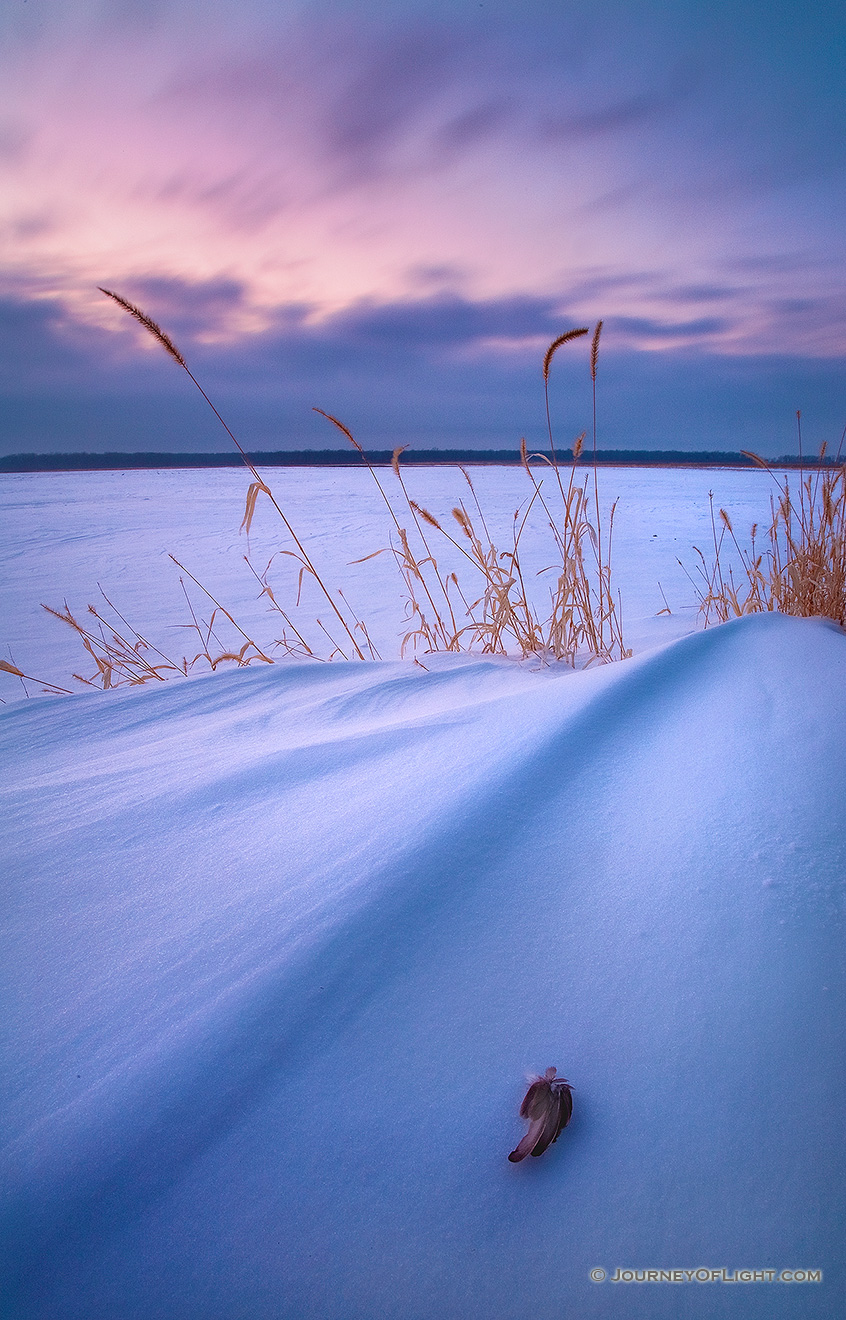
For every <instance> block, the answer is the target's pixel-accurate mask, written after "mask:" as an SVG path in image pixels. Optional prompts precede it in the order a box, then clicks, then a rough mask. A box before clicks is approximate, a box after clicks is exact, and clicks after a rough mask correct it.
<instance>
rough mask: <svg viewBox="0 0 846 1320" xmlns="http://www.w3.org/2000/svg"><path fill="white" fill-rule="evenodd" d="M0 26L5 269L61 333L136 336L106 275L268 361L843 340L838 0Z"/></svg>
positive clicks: (842, 346) (746, 354) (51, 331)
mask: <svg viewBox="0 0 846 1320" xmlns="http://www.w3.org/2000/svg"><path fill="white" fill-rule="evenodd" d="M0 23H3V25H4V27H3V37H4V40H3V42H2V45H0V75H2V77H1V78H0V170H2V172H3V178H4V188H3V202H2V204H1V205H0V259H1V260H2V265H3V270H4V271H5V284H4V285H3V287H5V288H6V289H7V290H8V291H9V292H10V294H12V295H13V296H14V299H16V300H18V301H16V302H15V307H16V308H18V311H20V308H21V307H23V306H24V305H25V304H26V303H27V302H30V301H31V302H33V303H34V304H35V310H34V312H33V316H34V317H35V321H34V322H32V323H30V322H25V324H26V325H29V327H30V329H29V330H28V331H27V332H26V334H25V335H24V339H26V337H27V335H29V334H30V331H32V333H34V330H33V326H34V325H35V324H36V323H37V324H39V325H41V326H42V329H43V331H44V335H46V336H47V337H46V338H42V340H41V341H39V342H40V343H41V344H42V348H44V346H45V345H48V344H52V345H53V347H54V348H56V345H64V346H65V349H66V350H67V351H68V352H72V351H73V352H75V351H76V349H75V348H73V345H74V344H76V343H77V340H76V339H75V337H74V336H75V334H76V332H77V331H78V334H79V335H80V336H82V338H83V339H84V338H85V336H86V335H93V336H95V337H96V336H103V338H102V339H98V344H99V350H98V351H101V352H102V351H103V349H104V348H107V346H108V345H109V344H114V345H117V344H121V345H124V346H126V345H127V344H129V343H131V342H133V341H132V340H131V337H128V336H129V332H128V330H125V329H123V330H118V329H117V328H116V323H115V321H114V318H113V316H112V313H111V312H110V311H108V310H107V309H104V308H103V306H102V305H101V300H100V299H99V295H97V293H96V286H97V285H98V284H102V283H104V282H106V283H108V284H110V285H114V286H116V287H119V288H122V289H125V290H126V291H128V292H129V293H130V294H134V296H136V297H137V298H138V299H139V300H142V301H143V300H147V301H149V302H151V303H152V304H153V306H154V310H157V311H158V312H159V314H160V315H163V316H166V317H167V318H168V319H169V321H170V323H171V325H172V326H173V328H174V332H175V333H178V334H179V335H186V336H187V337H188V341H189V343H191V344H196V346H197V349H198V351H200V352H212V351H214V352H215V353H218V354H223V353H228V354H230V359H229V360H230V361H231V363H232V364H233V365H232V368H231V374H232V378H233V379H235V378H238V379H241V380H246V379H247V377H248V375H249V372H248V369H247V367H246V365H245V364H246V361H247V357H248V355H249V354H258V360H259V361H261V362H264V361H266V360H268V359H267V354H268V353H269V354H270V355H271V356H272V354H273V352H275V351H277V350H276V349H272V348H271V347H270V345H273V344H275V345H276V346H277V349H278V351H279V352H281V351H282V349H281V348H280V347H279V346H280V345H285V346H286V347H285V350H284V351H285V352H286V353H288V354H289V358H290V359H291V360H293V358H296V359H297V361H298V362H299V363H300V364H301V369H302V371H303V372H305V371H306V370H307V369H308V370H315V371H316V370H317V365H313V366H312V367H308V368H307V365H306V364H307V362H310V361H312V359H311V357H310V356H309V355H310V354H312V353H314V354H315V355H316V356H315V357H314V364H318V363H319V361H320V360H321V359H320V357H319V353H322V354H323V359H322V362H323V365H324V366H326V367H327V369H328V370H329V372H330V373H331V372H332V371H334V370H335V369H337V372H338V373H340V374H341V375H342V374H343V371H344V370H345V369H346V368H345V367H344V366H343V364H344V363H349V362H350V361H351V360H352V358H351V357H350V355H352V357H354V358H355V359H356V361H358V362H362V361H364V360H365V359H366V360H367V362H368V364H369V365H368V368H367V369H368V371H373V372H375V373H377V374H378V362H377V356H378V355H379V354H382V355H383V358H384V360H385V361H391V362H392V363H393V364H394V366H395V367H396V368H397V369H399V366H398V364H404V365H403V366H402V370H403V371H408V372H411V373H412V375H414V373H415V372H417V376H416V377H415V379H416V380H417V381H418V385H419V383H420V381H422V380H423V379H424V377H425V375H426V372H427V371H431V372H433V373H434V372H435V370H436V364H441V365H443V363H444V362H446V361H447V360H449V362H450V363H451V364H452V366H451V368H450V370H454V373H455V374H454V375H453V376H452V377H451V379H453V380H454V381H458V379H459V377H460V371H461V370H464V368H465V367H466V368H467V370H468V371H469V370H470V366H471V364H472V363H475V364H476V365H479V364H481V367H480V369H486V368H485V367H484V364H485V363H488V362H489V363H490V364H491V370H493V369H494V368H493V362H494V359H495V358H496V361H497V362H498V363H499V367H498V369H499V370H506V371H507V370H511V369H512V368H513V370H514V371H516V372H518V373H519V371H522V370H523V366H522V364H523V362H524V360H528V356H530V355H531V353H533V352H534V351H535V349H536V347H537V343H538V342H539V341H540V340H541V339H542V337H543V336H544V335H545V334H549V333H554V332H555V331H556V330H557V329H558V319H557V318H559V317H565V316H572V317H573V318H575V319H576V320H578V321H580V322H583V323H587V322H589V321H591V320H594V319H598V318H599V317H600V316H603V317H604V318H605V320H606V324H607V326H608V334H609V336H611V335H612V333H613V335H614V336H616V343H617V346H618V349H619V350H620V351H622V349H623V348H624V347H625V349H626V350H627V351H629V350H630V351H632V352H635V353H640V354H642V355H644V362H646V359H647V358H648V359H649V362H650V363H651V362H652V361H653V360H654V359H655V358H656V356H657V355H660V354H666V355H669V356H670V357H675V358H678V355H679V354H682V353H699V354H701V355H705V356H707V357H708V359H709V360H716V359H718V358H720V357H722V358H724V359H725V360H726V362H729V361H734V360H736V359H742V360H744V361H746V360H752V359H754V358H756V357H757V358H760V359H761V360H762V361H763V360H764V359H766V358H767V357H768V356H769V355H771V354H775V353H781V354H784V353H787V354H789V355H791V356H792V357H794V358H800V357H805V358H808V359H812V358H818V359H822V358H830V359H835V358H837V357H838V355H842V354H843V353H844V352H846V313H844V307H846V274H844V271H843V266H842V260H841V253H842V231H843V219H842V217H843V215H844V213H846V207H844V202H846V195H844V194H846V182H845V181H846V138H844V135H843V134H842V132H841V131H840V125H841V124H842V122H843V114H844V111H846V89H845V88H844V83H843V80H842V77H841V76H840V72H839V70H840V67H841V65H840V60H839V53H842V52H843V47H844V30H845V29H846V25H844V24H843V21H842V16H841V17H838V16H837V15H836V14H835V13H834V11H833V10H832V9H830V8H826V6H822V7H820V6H813V7H812V6H800V5H799V3H798V0H779V3H778V4H775V5H773V6H770V7H769V8H768V10H767V12H766V14H764V12H763V11H762V10H761V9H760V6H759V5H757V4H756V3H754V2H753V0H714V3H713V4H709V5H707V6H700V5H694V4H682V5H679V6H675V7H672V6H670V7H668V6H666V5H659V4H657V3H656V2H655V0H635V3H631V2H630V0H609V2H608V3H607V4H604V5H602V6H597V5H595V4H593V3H589V2H588V0H573V3H572V4H568V5H567V6H560V7H552V9H550V7H549V6H548V5H540V4H539V3H534V0H527V3H526V4H525V5H524V6H520V7H515V6H514V5H512V4H509V3H507V0H486V4H485V5H484V7H483V8H482V9H479V8H478V6H475V5H474V6H472V7H471V6H467V7H466V8H465V7H458V9H457V8H456V6H455V5H454V4H451V3H444V2H442V0H403V2H402V3H397V4H396V5H393V6H390V7H386V6H384V5H383V4H377V3H376V0H355V3H347V0H310V2H309V3H305V2H303V3H294V0H291V3H289V4H286V5H284V6H279V5H277V4H274V3H272V0H243V3H242V4H241V5H239V6H238V7H237V8H235V7H233V6H232V5H231V4H230V3H229V0H210V3H209V4H208V5H207V6H205V7H204V9H203V15H202V20H200V19H199V18H198V11H197V9H196V6H195V5H194V4H193V3H191V2H190V0H155V3H151V2H149V0H145V2H144V3H143V4H142V3H140V0H122V3H120V4H114V3H111V0H110V2H109V3H106V2H105V0H51V4H50V5H49V6H47V7H44V6H36V5H34V4H33V5H28V6H24V5H19V6H17V7H15V8H14V10H13V9H12V8H11V7H9V8H7V10H6V11H5V12H4V15H3V16H2V18H0ZM19 303H20V307H19ZM46 309H51V310H50V312H49V316H47V319H46V320H43V321H39V319H38V318H39V316H40V315H41V314H42V313H44V314H45V315H47V313H46ZM18 311H14V312H12V311H9V313H8V314H9V315H10V316H11V318H12V321H11V323H13V324H15V325H18V324H21V323H20V322H19V321H16V320H15V318H16V317H17V316H18ZM20 314H21V315H23V312H22V311H21V312H20ZM51 318H52V319H51ZM74 328H76V330H75V329H74ZM51 336H52V338H51ZM36 339H37V336H36ZM34 342H35V341H33V343H34ZM79 342H82V340H79ZM86 342H87V341H86ZM609 342H610V340H609ZM344 343H346V345H347V350H348V351H347V354H346V356H345V349H344ZM318 347H319V353H318ZM39 351H40V350H39V349H37V348H36V347H34V348H33V352H34V354H35V358H37V357H38V352H39ZM45 351H46V349H45ZM56 351H58V349H56ZM121 351H122V350H121ZM60 356H61V354H60ZM84 357H85V355H84V354H83V358H84ZM106 358H107V359H108V358H109V353H108V352H106ZM74 360H75V361H77V364H79V362H80V361H82V359H74ZM62 361H63V362H65V366H67V363H68V362H70V358H67V359H62ZM216 361H217V363H218V366H220V367H221V369H222V363H223V358H222V357H218V358H217V359H216ZM461 363H463V364H464V366H463V367H460V364H461ZM327 364H328V366H327ZM65 366H58V367H57V370H59V372H60V374H61V372H62V371H64V370H65ZM68 369H70V368H68ZM81 369H82V368H80V370H81ZM299 369H300V368H298V370H299ZM644 369H646V368H645V367H644ZM245 373H246V374H245ZM250 378H251V379H255V378H256V377H255V376H253V377H250ZM375 379H376V377H375V376H373V380H374V381H375ZM380 379H381V377H380ZM432 379H433V381H434V379H435V377H434V375H433V376H432ZM461 379H464V380H465V381H467V382H469V380H470V377H469V376H467V377H461ZM410 380H411V377H408V382H410ZM262 388H263V387H262ZM374 388H375V386H374ZM385 388H387V386H385ZM409 388H414V389H417V388H418V386H413V387H412V385H411V384H410V383H409ZM421 388H422V387H421ZM433 388H436V386H435V385H434V384H433ZM467 388H468V389H469V388H471V387H470V385H469V384H468V385H467ZM433 406H434V405H433Z"/></svg>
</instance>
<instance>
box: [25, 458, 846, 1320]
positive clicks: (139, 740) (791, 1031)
mask: <svg viewBox="0 0 846 1320" xmlns="http://www.w3.org/2000/svg"><path fill="white" fill-rule="evenodd" d="M86 475H88V474H86ZM168 475H171V474H168ZM174 475H175V474H174ZM220 475H221V474H217V473H216V474H214V476H215V477H216V478H217V477H218V476H220ZM687 475H688V474H685V476H687ZM698 475H705V476H706V478H707V479H709V480H710V482H711V483H712V484H715V475H716V474H713V473H708V474H698ZM719 475H722V474H719ZM732 475H734V474H732ZM742 475H745V476H748V475H749V474H742ZM51 476H52V474H51ZM145 476H149V474H145ZM72 480H73V482H78V481H79V480H80V478H79V477H78V476H77V475H76V474H75V475H74V477H73V479H72ZM34 484H37V483H34ZM76 489H77V490H81V489H82V487H81V486H79V487H76ZM136 489H137V488H136ZM95 513H96V510H92V512H91V521H96V518H95ZM89 529H90V523H89ZM85 530H86V526H85V525H84V524H82V523H81V524H80V536H79V540H80V546H81V549H78V548H75V547H74V546H73V545H72V544H71V543H69V550H68V555H69V557H70V558H72V556H73V554H77V565H79V563H80V562H83V563H88V562H90V561H89V560H86V559H85V555H86V554H91V553H94V554H96V553H99V551H98V550H96V549H95V551H93V552H92V550H91V542H90V538H89V539H88V540H86V537H85V535H84V533H85ZM33 535H34V536H35V532H33ZM42 535H43V537H44V540H45V542H46V539H47V533H46V532H44V531H42ZM377 562H378V561H377ZM62 571H69V570H68V566H67V565H65V567H64V569H63V570H62ZM83 576H84V575H83V574H81V573H80V572H78V573H77V585H78V586H81V587H83V588H84V587H85V585H86V582H85V581H84V580H83ZM128 580H129V579H128V578H127V581H128ZM104 585H106V584H105V583H104ZM665 589H666V584H665ZM645 596H646V588H644V589H643V598H645ZM139 599H140V597H139ZM18 617H20V616H18ZM665 617H666V616H665ZM671 618H672V620H673V625H674V626H675V627H676V628H677V627H678V623H677V622H676V620H675V617H674V616H671ZM56 627H57V628H58V625H56ZM689 627H690V624H689V622H688V630H689ZM16 658H18V657H17V655H16ZM18 662H19V663H20V659H19V658H18ZM427 663H431V662H430V661H429V660H427ZM844 675H846V636H844V633H843V632H842V630H841V629H839V628H837V627H836V626H835V625H833V624H831V623H828V622H826V621H823V620H795V619H789V618H784V617H781V616H776V615H766V616H753V617H750V618H746V619H742V620H740V621H736V622H734V623H730V624H727V625H725V626H723V627H720V628H715V629H712V630H709V631H708V632H705V633H702V632H695V633H690V634H689V635H687V636H683V637H681V638H679V639H677V640H674V641H671V642H669V644H666V645H664V646H661V647H658V648H656V649H652V650H643V651H641V652H640V653H639V654H638V655H636V656H635V657H634V658H633V659H632V660H628V661H624V662H620V663H617V664H614V665H609V666H605V667H602V668H597V669H588V670H585V671H581V672H576V673H573V672H571V671H569V670H565V669H562V668H560V667H555V666H552V667H550V668H547V669H542V670H539V671H537V670H531V669H529V668H528V667H526V666H523V665H518V664H516V663H513V662H509V661H492V660H484V659H475V660H474V659H464V660H458V661H456V660H448V659H445V660H443V661H442V662H435V663H434V665H433V668H432V670H431V672H424V671H423V670H421V669H419V668H417V667H415V666H414V665H413V664H411V663H410V662H404V663H403V662H398V661H386V662H370V663H367V664H360V663H343V662H341V663H335V664H332V665H318V664H314V663H305V664H285V665H278V666H274V667H265V666H262V667H261V669H252V668H251V669H249V670H240V671H235V670H231V671H228V672H222V673H218V674H214V675H208V676H206V677H201V678H198V679H196V680H195V681H192V682H180V681H178V680H174V681H172V682H170V683H167V684H164V685H162V686H161V687H157V688H156V689H155V690H146V689H145V690H143V691H140V692H134V691H124V692H116V693H91V694H88V695H82V696H78V697H75V698H73V699H67V698H56V697H38V698H34V699H31V700H29V701H19V702H16V703H14V704H10V705H7V706H4V707H0V757H2V776H0V793H2V813H0V822H2V825H1V826H0V828H2V831H3V835H4V839H3V856H4V858H5V871H6V884H5V886H4V890H5V896H6V902H5V912H4V917H3V923H4V930H3V941H4V949H5V958H4V966H3V971H2V978H3V985H2V1002H3V1004H4V1015H3V1044H2V1058H3V1065H4V1066H3V1077H4V1083H3V1088H4V1098H3V1113H4V1123H3V1131H4V1137H3V1152H2V1185H3V1188H4V1192H3V1200H4V1209H3V1221H2V1222H3V1241H4V1248H5V1253H6V1263H5V1265H4V1267H3V1274H4V1277H5V1280H6V1289H7V1293H6V1301H5V1308H6V1309H5V1311H4V1315H6V1316H7V1317H9V1320H54V1318H55V1320H58V1317H61V1320H93V1318H94V1317H97V1318H98V1320H99V1318H100V1317H104V1318H107V1320H183V1318H184V1320H265V1318H266V1320H277V1318H288V1317H290V1318H291V1320H295V1318H297V1317H303V1318H306V1317H319V1318H320V1320H324V1318H325V1320H336V1318H337V1320H375V1318H376V1317H389V1318H390V1320H393V1318H394V1317H396V1318H397V1320H399V1317H403V1320H418V1318H419V1320H424V1318H426V1320H429V1318H436V1317H438V1318H439V1317H444V1320H453V1317H455V1318H456V1320H457V1318H458V1317H470V1320H482V1317H493V1318H494V1320H524V1318H525V1320H528V1318H529V1317H533V1318H534V1317H535V1316H537V1315H539V1314H545V1315H550V1316H565V1315H566V1316H578V1317H600V1316H602V1317H604V1316H609V1315H618V1314H619V1315H622V1316H626V1317H628V1316H633V1317H638V1318H641V1317H642V1318H643V1320H647V1318H648V1320H652V1318H657V1320H663V1318H664V1317H667V1318H668V1320H669V1318H680V1320H686V1318H687V1317H697V1318H698V1317H720V1316H736V1315H739V1316H743V1317H754V1318H755V1320H758V1318H760V1320H765V1318H767V1320H770V1318H771V1317H780V1316H800V1315H801V1316H803V1317H805V1316H808V1317H820V1318H821V1320H823V1318H825V1320H830V1318H832V1317H836V1316H839V1315H841V1314H844V1309H846V1308H844V1297H843V1291H844V1290H843V1279H844V1268H846V1259H844V1257H846V1250H844V1234H843V1222H844V1210H846V1206H844V1200H846V1195H845V1194H844V1187H846V1177H844V1174H846V1169H844V1142H843V1135H842V1134H843V1109H842V1094H843V1079H844V1063H846V1058H844V1055H846V1049H844V1014H843V994H844V989H846V986H844V962H846V960H845V959H844V946H843V924H844V916H846V887H845V886H844V876H845V875H846V867H845V866H844V861H846V858H844V852H845V851H846V831H844V802H843V796H844V795H843V788H844V783H846V685H844ZM551 1064H554V1065H555V1066H556V1067H557V1068H558V1070H559V1073H561V1074H562V1075H563V1076H566V1077H567V1078H569V1080H570V1082H571V1083H572V1084H573V1088H574V1117H573V1121H572V1123H571V1125H570V1127H568V1128H567V1130H566V1131H565V1132H564V1133H563V1134H562V1135H561V1137H560V1139H559V1141H558V1142H557V1144H556V1145H555V1146H553V1147H552V1148H551V1149H550V1150H549V1151H548V1152H547V1153H546V1154H545V1155H544V1156H543V1157H542V1158H541V1159H539V1160H533V1159H530V1160H527V1161H525V1162H524V1163H523V1164H520V1165H516V1166H515V1165H511V1164H509V1162H508V1159H507V1155H508V1152H509V1151H510V1150H512V1149H513V1147H514V1146H515V1144H516V1142H517V1140H519V1138H520V1136H521V1135H522V1133H523V1131H524V1129H525V1125H524V1123H522V1122H521V1120H520V1119H519V1117H518V1109H519V1105H520V1101H521V1099H522V1095H523V1092H524V1090H525V1086H526V1082H525V1075H526V1073H527V1072H534V1071H543V1069H545V1068H546V1067H548V1066H549V1065H551ZM598 1266H602V1267H604V1268H606V1269H607V1270H608V1271H609V1272H613V1270H614V1269H615V1268H617V1267H619V1268H638V1269H645V1268H687V1269H693V1268H698V1267H708V1268H711V1267H725V1268H726V1269H728V1270H734V1269H737V1268H747V1267H748V1268H754V1269H767V1268H775V1269H803V1268H804V1269H821V1270H822V1271H823V1273H824V1282H823V1283H822V1284H819V1285H811V1284H805V1285H798V1284H797V1285H792V1286H787V1285H777V1284H771V1285H763V1284H759V1285H728V1284H711V1285H702V1284H686V1285H664V1286H659V1285H633V1284H632V1285H624V1284H611V1283H609V1282H605V1283H602V1284H595V1283H592V1282H591V1281H590V1278H589V1272H590V1270H591V1269H592V1268H595V1267H598Z"/></svg>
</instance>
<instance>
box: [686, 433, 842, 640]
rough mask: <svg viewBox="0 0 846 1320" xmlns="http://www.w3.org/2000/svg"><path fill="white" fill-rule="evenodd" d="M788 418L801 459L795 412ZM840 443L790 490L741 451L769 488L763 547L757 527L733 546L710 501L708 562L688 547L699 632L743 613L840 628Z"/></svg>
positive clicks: (729, 529) (728, 526)
mask: <svg viewBox="0 0 846 1320" xmlns="http://www.w3.org/2000/svg"><path fill="white" fill-rule="evenodd" d="M796 419H797V424H798V425H799V427H800V433H799V434H800V455H801V414H800V413H798V412H797V414H796ZM844 434H846V432H844ZM842 443H843V441H842V439H841V449H840V450H838V453H837V459H836V465H835V466H834V467H825V466H823V460H824V458H825V452H826V447H825V445H823V446H822V448H821V450H820V455H819V457H820V464H819V466H818V467H817V468H816V470H815V471H814V472H813V473H811V474H808V475H805V473H804V470H800V475H799V479H798V486H797V487H795V488H794V489H791V486H790V482H789V479H788V478H787V477H786V476H784V477H779V476H778V475H777V473H776V472H775V471H774V470H773V466H772V464H770V463H768V462H767V461H766V459H763V458H761V457H760V456H759V455H758V454H753V453H751V452H749V451H746V450H744V453H745V454H746V456H747V457H748V458H751V459H752V460H753V462H755V463H756V464H757V465H758V466H759V467H760V468H763V469H764V470H765V471H767V472H769V473H770V475H771V477H772V479H773V481H774V483H775V487H776V491H775V492H774V493H773V494H772V495H771V496H770V523H769V526H768V527H767V528H766V531H765V533H764V545H763V548H759V528H758V525H757V523H755V524H753V526H752V528H751V531H750V538H749V544H748V546H745V547H744V546H742V545H741V544H740V542H739V541H738V538H737V536H736V535H735V531H734V527H733V524H732V521H731V518H730V517H729V514H728V513H727V512H726V510H725V509H720V510H719V526H718V522H717V518H716V517H715V515H714V501H713V495H712V496H710V502H711V537H712V550H711V557H710V562H709V559H708V558H706V556H705V554H704V553H703V552H702V550H700V549H699V548H698V547H697V546H694V550H695V552H696V554H697V555H698V557H699V562H698V564H697V578H696V579H694V578H692V577H691V575H690V574H688V577H691V581H692V582H693V585H694V589H695V591H696V594H697V599H698V601H699V609H700V612H701V614H702V616H703V620H704V624H705V627H706V628H707V627H708V625H709V624H710V623H711V622H712V621H713V620H716V621H717V622H719V623H725V622H726V621H727V620H728V619H732V618H738V617H740V616H741V615H744V614H759V613H762V612H768V611H778V612H779V613H782V614H793V615H797V616H799V617H801V618H811V617H822V618H827V619H833V620H834V621H835V622H836V623H839V624H840V625H841V626H846V465H843V464H842V463H841V462H840V457H841V450H842ZM726 538H728V546H726ZM729 547H730V548H729ZM732 550H733V552H734V553H733V554H732V553H731V551H732ZM682 567H684V566H683V565H682ZM685 571H686V570H685Z"/></svg>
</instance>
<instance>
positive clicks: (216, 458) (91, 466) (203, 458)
mask: <svg viewBox="0 0 846 1320" xmlns="http://www.w3.org/2000/svg"><path fill="white" fill-rule="evenodd" d="M532 452H533V453H539V454H542V452H543V451H540V450H539V451H532ZM391 454H392V451H391V450H390V449H375V450H372V451H371V452H368V454H367V460H368V462H370V463H373V464H375V465H377V466H381V465H387V464H389V463H390V461H391ZM545 457H547V458H549V454H546V455H545ZM593 458H594V455H593V453H592V452H590V451H583V452H582V454H581V456H580V458H579V459H577V464H578V466H580V467H582V466H588V465H589V464H591V463H592V462H593ZM249 459H250V462H251V463H253V464H255V466H256V467H357V466H358V467H360V466H361V463H362V459H361V456H360V455H359V454H358V453H356V452H355V450H352V449H281V450H275V451H273V452H264V453H251V454H250V455H249ZM558 459H559V461H560V462H563V463H567V464H569V463H571V462H572V461H573V453H572V450H570V449H559V450H558ZM243 461H244V460H243V459H242V458H241V457H240V455H238V454H237V453H231V454H230V453H220V454H155V453H137V454H12V455H9V456H7V457H5V458H3V457H0V472H68V471H73V472H77V471H86V470H90V471H95V470H100V471H103V470H126V469H129V468H218V467H241V466H242V464H243ZM596 461H597V463H609V464H613V465H614V466H616V467H755V463H754V462H753V460H752V459H751V458H747V457H746V455H745V454H740V453H727V452H723V451H721V450H699V451H695V452H688V451H686V450H682V449H600V450H598V451H597V454H596ZM767 461H768V463H770V464H771V465H772V466H773V467H800V466H804V467H819V466H820V459H819V458H816V457H815V458H809V457H805V458H804V459H800V458H799V457H798V455H796V454H787V455H783V456H782V457H780V458H772V459H768V460H767ZM402 462H403V464H409V463H429V464H431V463H441V464H443V463H446V464H456V463H496V464H516V463H519V462H520V451H519V450H518V449H407V450H405V451H404V453H403V455H402ZM836 462H837V460H836V459H833V458H826V459H823V460H822V463H823V465H824V466H829V465H835V464H836Z"/></svg>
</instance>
